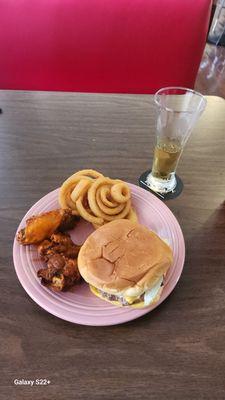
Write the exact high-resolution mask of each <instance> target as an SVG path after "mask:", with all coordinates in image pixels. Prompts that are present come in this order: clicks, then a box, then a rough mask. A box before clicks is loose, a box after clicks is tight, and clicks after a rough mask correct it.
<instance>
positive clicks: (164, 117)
mask: <svg viewBox="0 0 225 400" xmlns="http://www.w3.org/2000/svg"><path fill="white" fill-rule="evenodd" d="M154 101H155V104H156V108H157V120H156V144H155V149H154V158H153V165H152V171H151V173H150V174H149V175H148V177H147V179H146V184H147V185H148V186H149V187H150V189H152V190H153V191H155V192H159V193H168V192H171V191H174V189H175V187H176V184H177V182H176V176H175V172H176V167H177V164H178V161H179V159H180V156H181V154H182V151H183V149H184V146H185V144H186V142H187V140H188V138H189V136H190V134H191V132H192V129H193V127H194V126H195V124H196V122H197V121H198V119H199V117H200V115H201V114H202V112H203V111H204V109H205V107H206V99H205V98H204V97H203V96H202V95H201V94H200V93H197V92H195V91H194V90H191V89H186V88H182V87H167V88H163V89H160V90H159V91H158V92H156V94H155V96H154Z"/></svg>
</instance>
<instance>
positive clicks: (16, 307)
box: [0, 91, 225, 400]
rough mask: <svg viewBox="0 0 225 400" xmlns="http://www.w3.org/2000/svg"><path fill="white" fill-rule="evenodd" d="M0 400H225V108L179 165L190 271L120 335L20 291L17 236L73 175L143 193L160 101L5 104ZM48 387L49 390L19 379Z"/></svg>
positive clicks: (214, 113)
mask: <svg viewBox="0 0 225 400" xmlns="http://www.w3.org/2000/svg"><path fill="white" fill-rule="evenodd" d="M0 107H1V108H2V110H3V113H2V114H1V115H0V163H1V168H0V175H1V179H0V182H1V192H0V196H1V209H0V213H1V231H0V235H1V268H0V279H1V280H0V285H1V286H0V296H1V300H0V309H1V310H0V311H1V313H0V329H1V330H0V332H1V333H0V364H1V365H0V369H1V374H0V380H1V383H0V393H1V395H0V398H1V399H4V400H8V399H10V400H11V399H21V400H22V399H23V400H26V399H29V400H30V399H34V400H36V399H38V400H39V399H42V400H44V399H46V400H47V399H48V400H51V399H52V400H56V399H75V400H79V399H90V400H98V399H107V400H108V399H118V400H121V399H131V400H139V399H140V400H145V399H146V400H147V399H155V400H164V399H165V400H181V399H182V400H190V399H196V400H199V399H204V400H205V399H210V400H214V399H215V400H219V399H221V400H222V399H223V400H224V399H225V352H224V346H225V256H224V245H225V205H224V204H225V203H224V200H225V156H224V153H225V101H224V100H222V99H220V98H218V97H208V106H207V110H206V111H205V113H204V115H203V116H202V118H201V120H200V122H199V123H198V126H197V127H196V129H195V133H194V134H193V136H192V138H191V140H190V141H189V143H188V145H187V147H186V149H185V151H184V154H183V156H182V158H181V161H180V165H179V169H178V173H179V174H180V176H181V177H182V179H183V182H184V185H185V186H184V191H183V193H182V194H181V195H180V197H178V198H177V199H174V200H170V201H168V202H167V205H168V207H169V208H170V209H171V210H172V211H173V212H174V214H175V215H176V217H177V219H178V221H179V222H180V225H181V227H182V229H183V232H184V237H185V241H186V261H185V267H184V271H183V274H182V277H181V279H180V281H179V283H178V285H177V287H176V289H175V290H174V292H173V293H172V294H171V295H170V297H169V298H168V299H167V300H166V301H165V302H164V303H163V304H162V305H160V306H159V307H158V308H157V309H156V310H154V311H153V312H151V313H149V314H148V315H146V316H144V317H142V318H140V319H138V320H135V321H132V322H129V323H126V324H124V325H118V326H112V327H105V328H104V327H102V328H101V327H97V328H96V327H88V326H80V325H75V324H71V323H67V322H65V321H63V320H60V319H57V318H55V317H54V316H52V315H50V314H48V313H47V312H46V311H44V310H43V309H41V308H40V307H39V306H38V305H36V304H35V303H34V302H33V301H32V300H31V299H30V298H29V297H28V295H27V294H26V292H25V291H24V289H23V288H22V287H21V285H20V283H19V282H18V280H17V277H16V274H15V270H14V266H13V261H12V242H13V238H14V234H15V230H16V228H17V226H18V224H19V222H20V220H21V218H22V217H23V215H24V214H25V212H26V211H27V210H28V208H29V207H30V206H31V205H32V204H33V203H34V202H36V201H37V200H38V199H40V198H41V197H42V196H43V195H45V194H46V193H48V192H49V191H51V190H53V189H54V188H56V187H58V186H59V184H60V183H61V182H62V181H63V180H64V179H65V178H66V177H67V176H69V175H71V174H72V173H73V172H74V171H76V170H79V169H82V168H87V167H88V168H95V169H97V170H100V171H102V172H103V173H104V174H106V175H110V176H111V177H120V178H121V179H124V180H126V181H129V182H132V183H136V184H137V178H138V177H139V175H140V173H141V172H143V171H144V170H146V169H147V168H148V167H150V166H151V162H152V151H153V143H154V106H153V100H152V96H141V95H140V96H137V95H135V96H132V95H95V94H90V95H89V94H67V93H44V92H40V93H38V92H7V91H2V92H0ZM37 378H46V379H48V380H50V381H51V383H50V384H49V385H46V386H34V387H31V386H20V385H15V384H14V380H15V379H26V380H35V379H37Z"/></svg>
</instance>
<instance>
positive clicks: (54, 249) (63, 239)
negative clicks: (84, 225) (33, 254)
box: [38, 232, 81, 261]
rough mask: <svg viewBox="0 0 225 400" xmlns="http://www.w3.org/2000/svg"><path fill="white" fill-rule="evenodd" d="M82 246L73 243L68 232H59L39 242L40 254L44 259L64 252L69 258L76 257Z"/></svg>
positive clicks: (46, 259)
mask: <svg viewBox="0 0 225 400" xmlns="http://www.w3.org/2000/svg"><path fill="white" fill-rule="evenodd" d="M80 247H81V246H78V245H76V244H74V243H73V241H72V240H71V238H70V236H69V235H68V234H66V233H61V232H58V233H53V235H51V237H50V239H48V240H44V241H43V242H42V243H40V244H39V246H38V254H39V255H40V257H41V259H42V260H43V261H48V260H49V258H50V257H51V256H52V255H53V254H63V255H64V256H65V257H67V258H73V259H76V258H77V256H78V253H79V250H80Z"/></svg>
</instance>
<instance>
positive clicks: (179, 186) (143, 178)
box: [138, 169, 183, 201]
mask: <svg viewBox="0 0 225 400" xmlns="http://www.w3.org/2000/svg"><path fill="white" fill-rule="evenodd" d="M150 173H151V170H149V169H148V170H147V171H145V172H143V173H142V174H141V176H140V177H139V179H138V183H139V186H140V187H141V188H142V189H145V190H147V191H148V192H151V193H152V194H154V195H155V196H156V197H158V198H159V199H160V200H162V201H167V200H170V199H175V198H176V197H178V196H179V195H180V194H181V192H182V190H183V182H182V180H181V179H180V177H179V176H178V175H175V179H176V182H177V184H176V187H175V189H174V190H173V191H171V192H168V193H163V194H162V193H159V192H156V191H155V190H152V189H151V188H150V186H149V185H147V183H146V180H147V177H148V176H149V175H150Z"/></svg>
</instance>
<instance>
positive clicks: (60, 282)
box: [37, 254, 80, 291]
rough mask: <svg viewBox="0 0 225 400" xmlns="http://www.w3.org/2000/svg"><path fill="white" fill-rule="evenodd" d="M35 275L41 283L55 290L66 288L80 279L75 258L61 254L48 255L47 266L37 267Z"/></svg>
mask: <svg viewBox="0 0 225 400" xmlns="http://www.w3.org/2000/svg"><path fill="white" fill-rule="evenodd" d="M37 276H38V277H39V278H41V282H42V284H43V285H46V286H48V287H49V288H51V289H53V290H56V291H63V290H67V289H68V288H70V287H71V286H73V285H74V284H75V283H77V282H78V281H79V280H80V273H79V270H78V267H77V260H75V259H69V258H67V257H65V256H63V255H61V254H54V255H52V256H50V258H49V260H48V262H47V268H42V269H39V271H38V273H37Z"/></svg>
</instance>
